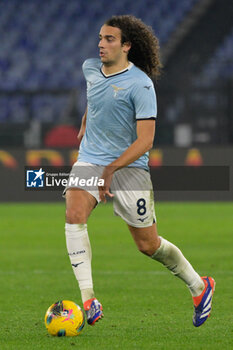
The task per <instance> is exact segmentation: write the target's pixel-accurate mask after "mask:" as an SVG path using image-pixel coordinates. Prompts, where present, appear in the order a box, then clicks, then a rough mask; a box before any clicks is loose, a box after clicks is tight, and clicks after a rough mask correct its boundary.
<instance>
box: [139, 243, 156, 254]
mask: <svg viewBox="0 0 233 350" xmlns="http://www.w3.org/2000/svg"><path fill="white" fill-rule="evenodd" d="M137 246H138V249H139V251H140V252H141V253H143V254H145V255H147V256H151V255H153V254H154V253H155V251H156V250H157V249H158V248H159V246H160V240H155V241H153V242H147V241H140V242H138V243H137Z"/></svg>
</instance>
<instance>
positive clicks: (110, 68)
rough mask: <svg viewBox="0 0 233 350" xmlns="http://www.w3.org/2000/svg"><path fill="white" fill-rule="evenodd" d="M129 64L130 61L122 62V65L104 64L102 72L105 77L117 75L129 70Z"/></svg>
mask: <svg viewBox="0 0 233 350" xmlns="http://www.w3.org/2000/svg"><path fill="white" fill-rule="evenodd" d="M129 64H130V63H129V61H128V60H127V61H125V62H120V63H117V64H112V65H108V64H105V63H103V66H102V72H103V73H104V74H105V75H109V74H115V73H118V72H121V71H123V70H124V69H126V68H128V67H129Z"/></svg>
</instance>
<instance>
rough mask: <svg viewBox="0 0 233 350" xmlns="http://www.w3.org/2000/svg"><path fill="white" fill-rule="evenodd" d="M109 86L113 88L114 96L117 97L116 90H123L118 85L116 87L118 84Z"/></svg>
mask: <svg viewBox="0 0 233 350" xmlns="http://www.w3.org/2000/svg"><path fill="white" fill-rule="evenodd" d="M111 87H112V88H113V89H114V98H116V97H117V95H118V92H119V91H120V90H125V89H124V88H120V87H118V86H116V85H111Z"/></svg>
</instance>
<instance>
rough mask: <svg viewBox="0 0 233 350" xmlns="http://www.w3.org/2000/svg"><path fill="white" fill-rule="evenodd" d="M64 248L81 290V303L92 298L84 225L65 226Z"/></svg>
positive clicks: (87, 241) (87, 238)
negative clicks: (65, 247)
mask: <svg viewBox="0 0 233 350" xmlns="http://www.w3.org/2000/svg"><path fill="white" fill-rule="evenodd" d="M65 233H66V246H67V250H68V254H69V257H70V262H71V265H72V268H73V271H74V274H75V277H76V279H77V281H78V284H79V288H80V290H81V296H82V301H83V303H84V302H85V301H86V300H88V299H91V298H93V297H94V291H93V281H92V272H91V257H92V254H91V245H90V241H89V237H88V232H87V225H86V224H67V223H66V225H65Z"/></svg>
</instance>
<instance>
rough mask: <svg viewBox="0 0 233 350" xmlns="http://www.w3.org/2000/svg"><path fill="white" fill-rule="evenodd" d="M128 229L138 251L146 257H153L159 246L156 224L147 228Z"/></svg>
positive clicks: (131, 227) (130, 227)
mask: <svg viewBox="0 0 233 350" xmlns="http://www.w3.org/2000/svg"><path fill="white" fill-rule="evenodd" d="M128 227H129V230H130V232H131V235H132V237H133V239H134V241H135V243H136V245H137V247H138V249H139V250H140V251H141V252H143V253H144V254H146V255H150V256H151V255H153V254H154V252H155V251H156V250H157V249H158V248H159V246H160V238H159V236H158V232H157V225H156V223H154V224H153V225H151V226H148V227H133V226H131V225H128Z"/></svg>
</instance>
